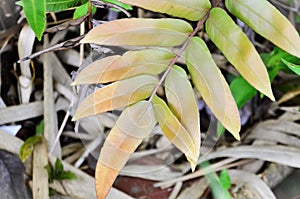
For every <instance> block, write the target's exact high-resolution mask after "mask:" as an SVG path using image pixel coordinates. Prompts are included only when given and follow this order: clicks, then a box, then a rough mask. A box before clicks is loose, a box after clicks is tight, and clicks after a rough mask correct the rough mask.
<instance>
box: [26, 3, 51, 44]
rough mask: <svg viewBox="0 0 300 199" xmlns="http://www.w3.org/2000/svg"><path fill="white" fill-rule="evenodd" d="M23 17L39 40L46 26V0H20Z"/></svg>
mask: <svg viewBox="0 0 300 199" xmlns="http://www.w3.org/2000/svg"><path fill="white" fill-rule="evenodd" d="M21 2H22V5H23V9H24V13H25V17H26V19H27V22H28V24H29V26H30V27H31V29H32V30H33V31H34V33H35V35H36V37H37V38H38V40H39V41H40V40H41V39H42V35H43V32H44V30H45V28H46V0H22V1H21Z"/></svg>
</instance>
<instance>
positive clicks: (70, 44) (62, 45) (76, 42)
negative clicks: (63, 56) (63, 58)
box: [18, 34, 85, 63]
mask: <svg viewBox="0 0 300 199" xmlns="http://www.w3.org/2000/svg"><path fill="white" fill-rule="evenodd" d="M84 36H85V34H84V35H80V36H79V37H75V38H73V39H70V40H67V41H64V42H62V43H59V44H56V45H54V46H50V47H49V48H46V49H43V50H41V51H38V52H36V53H33V54H31V55H29V56H27V57H23V58H22V59H20V60H19V61H18V63H20V62H23V61H27V60H29V59H33V58H35V57H37V56H40V55H42V54H45V53H48V52H52V51H58V50H65V49H69V48H74V47H76V46H78V45H79V44H80V43H79V41H80V40H81V39H82V38H83V37H84Z"/></svg>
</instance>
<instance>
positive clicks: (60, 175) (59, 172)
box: [45, 159, 77, 183]
mask: <svg viewBox="0 0 300 199" xmlns="http://www.w3.org/2000/svg"><path fill="white" fill-rule="evenodd" d="M45 169H46V170H47V173H48V177H49V182H50V183H53V180H59V181H61V180H75V179H77V177H76V175H75V174H74V173H72V172H71V171H64V166H63V164H62V162H61V160H60V159H56V161H55V165H54V168H53V167H52V166H51V165H50V164H48V165H47V166H45Z"/></svg>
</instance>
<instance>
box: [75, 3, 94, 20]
mask: <svg viewBox="0 0 300 199" xmlns="http://www.w3.org/2000/svg"><path fill="white" fill-rule="evenodd" d="M88 7H89V6H88V3H85V4H83V5H81V6H78V7H77V8H76V9H75V11H74V14H73V19H78V18H80V17H82V16H84V15H85V14H87V13H88ZM96 10H97V8H96V7H95V6H92V13H94V12H96Z"/></svg>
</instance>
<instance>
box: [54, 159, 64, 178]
mask: <svg viewBox="0 0 300 199" xmlns="http://www.w3.org/2000/svg"><path fill="white" fill-rule="evenodd" d="M63 171H64V165H63V164H62V162H61V160H60V159H58V158H57V159H56V161H55V164H54V172H53V176H54V179H55V177H57V176H59V175H60V174H62V173H63Z"/></svg>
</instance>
